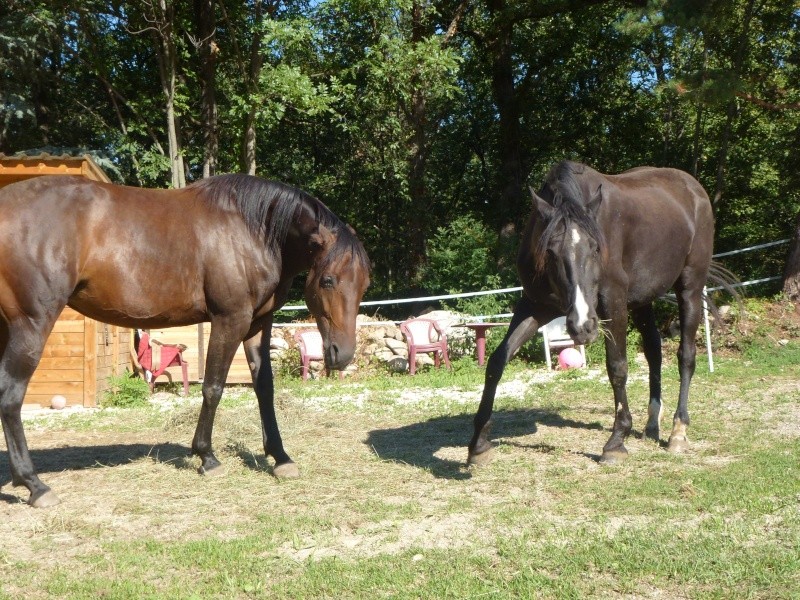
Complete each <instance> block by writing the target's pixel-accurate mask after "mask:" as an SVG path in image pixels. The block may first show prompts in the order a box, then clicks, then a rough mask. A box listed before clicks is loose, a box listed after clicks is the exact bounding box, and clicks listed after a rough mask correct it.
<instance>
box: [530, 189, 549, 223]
mask: <svg viewBox="0 0 800 600" xmlns="http://www.w3.org/2000/svg"><path fill="white" fill-rule="evenodd" d="M528 189H529V190H530V191H531V197H532V198H533V210H534V211H535V212H536V214H537V215H538V216H539V217H541V218H542V219H543V220H545V221H546V220H548V219H549V218H550V217H551V216H552V215H553V207H552V206H550V205H549V204H548V203H547V202H545V201H544V200H542V199H541V198H540V197H539V195H538V194H537V193H536V192H535V191H534V190H533V188H528Z"/></svg>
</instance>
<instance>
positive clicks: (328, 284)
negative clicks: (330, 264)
mask: <svg viewBox="0 0 800 600" xmlns="http://www.w3.org/2000/svg"><path fill="white" fill-rule="evenodd" d="M334 283H335V282H334V280H333V277H331V276H330V275H325V276H323V277H321V278H320V280H319V287H321V288H325V289H326V290H329V289H332V288H333V285H334Z"/></svg>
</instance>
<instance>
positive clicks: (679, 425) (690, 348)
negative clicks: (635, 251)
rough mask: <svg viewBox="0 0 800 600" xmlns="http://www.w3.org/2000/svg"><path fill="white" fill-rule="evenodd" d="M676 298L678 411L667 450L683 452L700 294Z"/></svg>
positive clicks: (686, 443)
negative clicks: (678, 331)
mask: <svg viewBox="0 0 800 600" xmlns="http://www.w3.org/2000/svg"><path fill="white" fill-rule="evenodd" d="M676 296H677V298H678V314H679V317H680V321H681V343H680V346H679V347H678V370H679V372H680V377H681V387H680V392H679V393H678V408H677V410H676V411H675V415H674V416H673V418H672V433H671V434H670V436H669V446H668V450H669V451H670V452H683V451H684V450H686V449H687V448H688V447H689V441H688V439H687V437H686V429H687V428H688V426H689V385H690V384H691V382H692V377H693V376H694V369H695V364H696V356H697V342H696V340H695V336H696V335H697V328H698V327H699V325H700V319H701V318H702V314H703V308H702V306H703V298H702V290H699V289H698V290H694V289H691V290H681V291H678V293H677V294H676Z"/></svg>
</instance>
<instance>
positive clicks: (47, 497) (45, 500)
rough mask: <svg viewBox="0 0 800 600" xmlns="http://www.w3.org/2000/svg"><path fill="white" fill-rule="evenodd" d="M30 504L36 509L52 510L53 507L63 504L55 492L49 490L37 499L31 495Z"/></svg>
mask: <svg viewBox="0 0 800 600" xmlns="http://www.w3.org/2000/svg"><path fill="white" fill-rule="evenodd" d="M28 504H30V505H31V506H32V507H34V508H50V507H51V506H55V505H57V504H61V499H60V498H59V497H58V496H56V494H55V492H54V491H53V490H47V491H46V492H44V493H43V494H40V495H38V496H36V497H35V498H34V497H33V495H31V497H30V499H29V500H28Z"/></svg>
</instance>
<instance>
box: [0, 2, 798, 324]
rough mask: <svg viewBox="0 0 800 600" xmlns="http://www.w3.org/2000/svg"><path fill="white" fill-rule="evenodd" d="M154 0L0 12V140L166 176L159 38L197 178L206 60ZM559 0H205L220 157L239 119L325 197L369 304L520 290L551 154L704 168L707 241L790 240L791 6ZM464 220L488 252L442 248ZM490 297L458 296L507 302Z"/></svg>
mask: <svg viewBox="0 0 800 600" xmlns="http://www.w3.org/2000/svg"><path fill="white" fill-rule="evenodd" d="M157 4H158V3H132V4H130V5H125V6H123V5H120V4H119V3H113V2H108V1H107V0H86V2H82V3H72V4H70V3H53V2H48V1H45V0H10V1H9V2H5V3H2V5H0V32H2V33H0V152H4V153H7V154H9V153H14V152H17V151H21V150H26V149H43V148H72V149H83V148H86V149H90V150H92V151H93V152H94V153H95V154H94V155H95V156H97V157H105V160H106V163H105V165H106V166H107V167H109V166H110V165H113V167H114V168H115V169H118V171H119V174H120V175H119V178H120V179H123V180H124V181H125V182H127V183H129V184H133V185H139V186H153V187H164V186H166V185H169V184H170V182H171V170H172V169H174V168H176V167H175V164H174V163H173V161H171V160H170V156H169V144H168V140H167V123H166V119H165V116H164V115H165V92H164V88H163V83H164V81H163V77H162V75H163V72H162V67H163V66H164V65H163V64H159V61H158V57H159V56H161V55H162V54H163V50H164V48H163V46H162V44H163V43H164V42H169V43H171V44H172V45H173V46H174V49H175V54H174V65H166V66H169V67H174V75H175V97H174V107H175V112H176V115H175V122H176V124H177V128H178V131H177V135H178V138H179V141H180V145H181V148H182V150H181V152H182V154H183V162H184V163H185V166H186V171H187V179H188V180H189V181H192V180H195V179H197V178H199V177H200V176H201V173H202V170H201V166H202V162H203V158H204V153H205V149H204V132H203V130H202V124H203V114H204V113H203V102H204V98H205V96H204V95H203V90H202V81H203V80H202V77H201V75H200V74H201V72H202V70H203V69H202V67H205V66H207V64H206V63H203V59H202V56H203V54H202V53H201V52H200V46H201V45H202V44H201V41H202V38H203V36H200V35H199V34H198V31H197V17H198V15H196V14H195V11H194V5H192V4H191V3H175V2H171V3H167V7H168V8H169V11H168V12H169V13H170V14H169V21H168V23H166V22H165V23H161V24H159V23H157V22H156V21H154V16H155V13H153V12H152V11H154V10H156V8H157ZM558 4H559V3H523V2H506V3H494V4H493V3H478V4H475V5H474V6H473V5H472V4H470V8H469V10H466V11H465V12H460V8H461V6H462V4H461V3H453V2H441V1H437V2H433V1H421V2H411V1H410V0H380V1H376V2H365V1H362V0H324V1H321V2H307V1H305V0H302V1H294V0H292V1H287V2H281V3H266V4H265V3H256V2H245V3H241V2H233V1H231V0H220V1H219V2H216V3H215V6H216V11H215V13H214V15H212V17H213V20H214V22H215V24H216V30H215V36H214V39H213V43H214V48H215V52H214V53H213V61H214V62H213V66H214V68H215V69H216V75H215V78H214V81H213V87H214V90H213V91H214V92H215V94H214V98H215V105H214V110H215V112H216V114H217V117H218V122H217V127H216V131H217V133H218V138H219V139H218V146H217V148H216V149H215V153H216V156H215V157H214V158H215V159H216V170H217V172H232V171H240V170H241V169H242V164H243V163H242V154H243V146H244V144H245V131H246V127H247V126H248V123H252V133H253V135H254V141H253V143H254V144H255V148H254V152H255V157H256V169H257V173H258V174H259V175H263V176H266V177H270V178H274V179H280V180H284V181H287V182H290V183H293V184H296V185H299V186H301V187H303V188H305V189H308V190H309V191H311V192H313V193H315V194H316V195H318V196H320V197H321V198H322V199H323V200H324V201H325V202H326V204H328V205H329V206H330V207H331V208H332V209H334V211H335V212H336V213H337V214H339V215H341V216H342V217H343V218H344V219H345V220H346V221H348V222H349V223H350V224H352V225H353V226H354V227H355V229H356V230H357V231H358V233H359V236H360V237H361V238H362V239H363V240H364V241H365V244H366V246H367V249H368V252H369V253H370V256H371V257H372V259H373V262H374V267H373V277H372V287H371V289H370V294H371V295H372V296H373V297H386V296H387V295H392V296H395V297H399V296H403V295H405V294H406V293H407V292H409V291H411V289H412V288H413V287H417V286H419V285H421V284H424V285H425V286H426V287H428V289H429V290H430V291H431V292H437V293H438V292H445V291H452V290H457V291H474V290H478V289H487V288H488V287H492V285H493V284H494V283H495V282H497V280H498V277H499V281H500V285H502V286H507V285H515V284H516V282H517V280H516V276H515V274H514V256H515V253H516V234H517V233H518V232H519V231H520V228H521V225H522V224H523V223H524V221H525V220H526V219H527V217H528V199H527V195H526V194H525V193H524V190H521V189H520V188H523V187H524V186H525V185H526V184H528V185H532V186H538V185H539V184H540V182H541V179H542V177H543V176H544V174H545V173H546V171H547V169H548V168H549V167H550V165H552V163H553V162H554V161H557V160H560V159H563V158H573V159H577V160H582V161H585V162H588V163H589V164H591V165H592V166H594V167H596V168H598V169H600V170H603V171H607V172H617V171H621V170H624V169H627V168H630V167H634V166H638V165H643V164H652V165H657V166H669V167H676V168H681V169H684V170H686V171H688V172H690V173H693V174H696V176H697V177H698V179H699V180H700V182H701V183H702V184H703V185H704V187H705V188H706V190H707V191H708V192H709V195H710V196H712V197H713V198H715V213H716V231H717V233H716V236H717V238H716V240H715V241H716V250H717V251H724V250H731V249H735V248H738V247H742V246H744V245H747V244H750V243H758V242H765V241H772V240H776V239H782V238H786V237H790V235H791V234H792V233H793V232H792V226H793V223H794V220H795V217H796V214H797V213H798V211H800V158H798V156H800V155H799V154H798V153H797V152H796V148H797V146H798V143H800V133H799V132H800V111H798V110H797V108H796V107H797V106H798V103H800V91H799V90H800V69H798V68H797V65H798V64H800V16H798V12H797V10H796V6H794V4H793V3H790V2H782V1H780V0H765V1H764V2H757V3H753V2H750V1H749V0H734V1H732V2H717V1H715V2H707V3H698V2H691V1H689V0H656V1H654V2H649V3H647V6H645V7H639V8H632V7H631V3H612V2H602V3H581V2H578V3H572V4H571V6H574V7H575V8H574V9H572V10H559V11H558V12H553V11H554V10H555V8H554V7H556V5H558ZM498 6H502V7H503V8H498ZM159 18H161V17H159ZM165 24H166V25H169V27H168V28H164V27H162V26H161V25H165ZM159 27H161V29H159ZM506 47H507V48H508V49H509V50H510V58H511V60H510V64H506V63H504V62H503V61H504V60H505V58H507V57H504V55H503V49H504V48H506ZM506 67H507V68H508V71H507V72H506V71H504V70H503V69H504V68H506ZM503 77H507V78H506V79H503ZM503 102H507V103H508V106H505V105H503V106H501V104H503ZM109 170H110V172H112V173H113V171H114V169H109ZM115 178H116V177H115ZM521 192H522V193H521ZM509 196H513V198H514V200H513V202H512V201H510V200H509ZM462 218H466V219H468V221H466V224H467V225H468V226H469V227H470V228H471V229H472V230H476V228H479V227H483V228H484V229H482V230H480V231H476V234H477V235H478V236H479V237H480V238H481V240H480V242H477V241H475V242H470V241H469V240H466V241H467V242H469V243H468V246H467V247H468V248H470V249H472V251H473V252H472V253H473V254H475V253H478V254H481V255H480V256H463V255H465V254H467V251H466V250H464V251H463V252H462V253H461V254H462V255H459V254H458V253H457V252H455V250H456V249H455V248H452V249H451V250H452V252H451V256H450V257H447V256H444V254H445V251H444V250H443V249H442V248H441V246H442V242H441V240H440V239H439V237H437V236H441V235H445V234H443V233H438V231H439V228H442V227H444V228H445V229H446V230H447V228H448V225H447V224H453V223H457V222H460V219H462ZM469 220H472V221H469ZM450 231H452V229H450ZM501 231H503V232H506V233H507V234H503V235H500V236H499V237H500V239H499V240H493V238H495V237H498V232H501ZM514 231H516V232H517V233H513V232H514ZM457 235H458V237H459V239H460V240H462V241H465V240H464V238H465V236H463V235H460V234H457ZM512 241H513V242H514V243H511V242H512ZM426 246H427V247H428V248H429V249H430V251H431V252H433V253H434V254H436V253H438V254H439V256H434V255H433V254H428V255H426V254H425V249H426ZM456 258H463V259H466V258H468V259H470V260H474V261H475V265H476V266H474V267H473V266H471V265H467V263H464V267H465V270H466V271H470V270H473V271H474V272H466V273H450V272H447V271H448V269H451V268H452V267H453V266H454V265H455V264H454V263H453V262H452V261H453V260H455V259H456ZM784 259H785V248H781V247H778V248H775V249H771V250H769V251H767V252H764V253H754V254H748V255H741V256H737V257H731V258H730V259H726V262H725V265H726V266H727V267H729V268H730V269H731V270H733V271H734V272H735V273H737V275H739V276H740V278H741V279H743V280H745V279H752V278H757V277H770V276H775V275H779V274H780V273H781V272H782V266H783V263H784ZM431 261H433V262H434V263H436V264H435V265H434V266H433V267H430V265H429V264H427V263H430V262H431ZM448 261H449V264H450V266H447V263H448ZM486 264H491V267H486V266H485V265H486ZM455 266H457V265H455ZM421 268H424V272H422V271H420V269H421ZM431 269H433V270H431ZM459 276H461V277H463V279H460V280H459V279H458V278H459ZM423 280H424V281H423ZM439 286H441V287H439ZM771 291H772V289H766V288H765V289H758V290H757V293H765V292H767V293H768V292H771ZM492 302H493V301H489V300H485V299H481V300H471V301H468V302H465V303H462V304H460V305H459V307H460V308H462V309H465V310H468V311H469V312H472V313H487V312H495V311H496V310H502V308H501V306H503V307H504V306H505V305H506V304H509V303H510V301H509V300H508V299H501V300H500V301H499V302H500V305H498V304H493V303H492ZM487 303H488V304H487Z"/></svg>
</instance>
